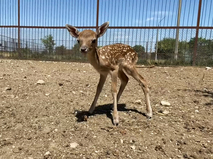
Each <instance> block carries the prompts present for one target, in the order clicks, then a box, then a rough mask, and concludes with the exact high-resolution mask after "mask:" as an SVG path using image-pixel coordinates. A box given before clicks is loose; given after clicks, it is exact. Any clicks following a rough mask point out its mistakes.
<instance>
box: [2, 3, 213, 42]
mask: <svg viewBox="0 0 213 159" xmlns="http://www.w3.org/2000/svg"><path fill="white" fill-rule="evenodd" d="M178 4H179V0H99V19H98V20H99V25H101V24H102V23H104V22H106V21H109V23H110V26H176V25H177V15H178ZM198 4H199V0H182V5H181V6H182V7H181V17H180V26H196V25H197V13H198ZM212 6H213V0H203V3H202V10H201V21H200V26H213V10H212ZM20 7H21V8H20V10H21V11H20V25H21V26H65V25H66V24H70V25H73V26H95V25H96V13H97V2H96V0H20ZM17 13H18V0H0V25H1V26H2V25H15V26H17V25H18V14H17ZM48 34H52V35H53V36H54V39H55V40H56V41H57V45H61V44H63V45H67V46H68V45H69V42H67V40H69V41H70V40H74V39H72V38H71V37H70V36H69V34H68V32H67V31H66V30H65V29H21V38H22V40H25V41H27V40H28V41H29V40H31V41H32V40H33V41H34V42H35V41H36V42H37V43H40V39H41V38H43V37H44V36H46V35H48ZM0 35H4V36H8V37H11V38H17V29H14V28H10V29H5V28H0ZM156 35H157V30H156V29H149V30H148V29H140V30H139V29H134V30H130V29H109V30H108V31H107V33H106V35H105V36H104V37H103V38H102V43H101V45H104V44H108V43H111V42H124V43H128V44H131V45H135V44H138V43H142V45H146V44H145V43H146V42H147V41H155V39H156ZM175 35H176V30H174V29H173V30H171V29H170V30H168V29H167V30H165V29H161V30H160V31H159V39H160V40H161V39H163V38H164V37H172V38H175ZM194 36H195V29H188V30H187V29H182V30H180V40H190V38H192V37H194ZM200 36H205V37H206V38H213V35H212V31H207V32H206V31H205V30H202V31H201V32H200ZM103 41H105V42H103ZM71 45H73V43H72V44H71Z"/></svg>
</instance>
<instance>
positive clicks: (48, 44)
mask: <svg viewBox="0 0 213 159" xmlns="http://www.w3.org/2000/svg"><path fill="white" fill-rule="evenodd" d="M41 42H42V43H43V44H44V47H45V49H46V51H47V52H48V53H49V54H51V53H53V49H54V45H55V42H54V40H53V36H52V35H51V34H50V35H47V36H45V37H44V38H41Z"/></svg>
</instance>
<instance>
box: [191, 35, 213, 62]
mask: <svg viewBox="0 0 213 159" xmlns="http://www.w3.org/2000/svg"><path fill="white" fill-rule="evenodd" d="M188 44H189V50H190V52H191V53H193V52H194V44H195V37H194V38H191V39H190V41H189V42H188ZM197 59H199V60H204V61H205V60H207V61H208V60H212V59H213V41H212V40H210V39H205V38H198V41H197Z"/></svg>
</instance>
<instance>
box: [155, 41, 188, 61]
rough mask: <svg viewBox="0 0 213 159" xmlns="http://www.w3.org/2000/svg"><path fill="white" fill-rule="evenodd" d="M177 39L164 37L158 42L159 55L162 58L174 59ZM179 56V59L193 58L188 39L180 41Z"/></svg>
mask: <svg viewBox="0 0 213 159" xmlns="http://www.w3.org/2000/svg"><path fill="white" fill-rule="evenodd" d="M175 41H176V40H175V39H173V38H164V39H163V40H161V41H159V42H158V55H159V57H160V58H161V59H173V57H174V51H175ZM178 56H179V59H181V60H184V59H185V58H186V60H187V59H189V60H190V59H191V56H190V52H189V44H188V42H187V41H179V43H178Z"/></svg>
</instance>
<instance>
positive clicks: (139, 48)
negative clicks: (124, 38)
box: [132, 45, 145, 57]
mask: <svg viewBox="0 0 213 159" xmlns="http://www.w3.org/2000/svg"><path fill="white" fill-rule="evenodd" d="M132 48H133V49H134V50H135V52H137V53H138V56H139V57H141V56H142V55H143V54H144V53H145V48H144V47H143V46H141V45H135V46H133V47H132Z"/></svg>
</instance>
